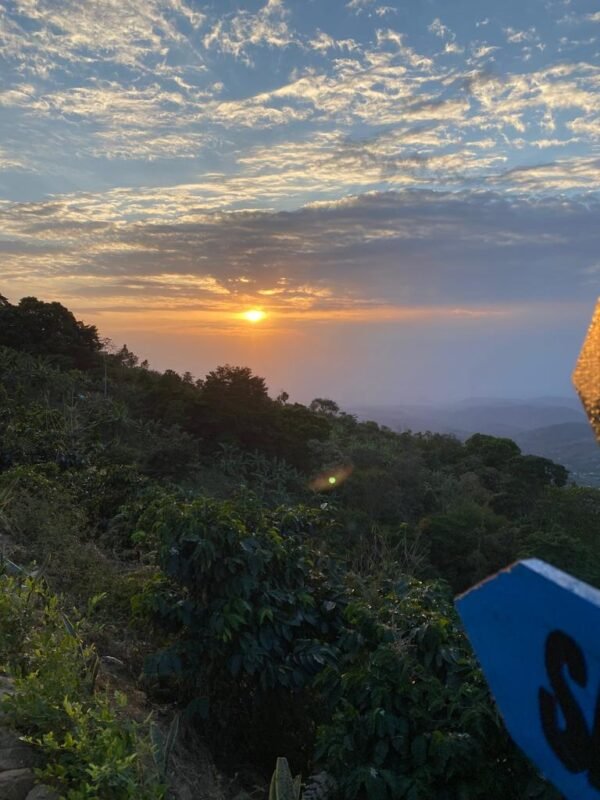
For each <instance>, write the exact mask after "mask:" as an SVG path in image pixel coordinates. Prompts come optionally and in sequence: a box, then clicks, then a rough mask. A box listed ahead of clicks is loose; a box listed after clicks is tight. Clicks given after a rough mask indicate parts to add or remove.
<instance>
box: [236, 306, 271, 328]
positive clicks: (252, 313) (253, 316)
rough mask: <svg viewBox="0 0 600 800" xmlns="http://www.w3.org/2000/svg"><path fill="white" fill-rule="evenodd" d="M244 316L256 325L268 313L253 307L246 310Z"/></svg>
mask: <svg viewBox="0 0 600 800" xmlns="http://www.w3.org/2000/svg"><path fill="white" fill-rule="evenodd" d="M242 316H243V318H244V319H245V320H247V321H248V322H252V323H253V324H254V325H255V324H256V323H257V322H262V321H263V320H264V319H266V316H267V315H266V314H265V312H264V311H261V310H260V309H259V308H251V309H250V310H249V311H244V313H243V314H242Z"/></svg>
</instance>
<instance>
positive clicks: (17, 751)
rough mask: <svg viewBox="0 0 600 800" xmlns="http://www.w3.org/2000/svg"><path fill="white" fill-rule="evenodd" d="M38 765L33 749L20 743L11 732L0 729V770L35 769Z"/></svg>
mask: <svg viewBox="0 0 600 800" xmlns="http://www.w3.org/2000/svg"><path fill="white" fill-rule="evenodd" d="M38 764H39V755H38V753H37V751H36V750H35V748H33V747H31V745H29V744H27V743H26V742H22V741H21V740H20V738H19V736H18V735H17V734H16V733H14V732H13V731H10V730H7V729H4V728H0V770H7V769H24V768H25V767H37V766H38Z"/></svg>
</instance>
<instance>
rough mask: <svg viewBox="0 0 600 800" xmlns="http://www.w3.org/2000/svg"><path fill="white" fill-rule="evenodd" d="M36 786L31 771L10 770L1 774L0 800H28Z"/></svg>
mask: <svg viewBox="0 0 600 800" xmlns="http://www.w3.org/2000/svg"><path fill="white" fill-rule="evenodd" d="M34 785H35V775H34V774H33V770H31V769H9V770H7V771H6V772H0V800H27V795H28V794H29V792H30V791H31V790H32V789H33V787H34Z"/></svg>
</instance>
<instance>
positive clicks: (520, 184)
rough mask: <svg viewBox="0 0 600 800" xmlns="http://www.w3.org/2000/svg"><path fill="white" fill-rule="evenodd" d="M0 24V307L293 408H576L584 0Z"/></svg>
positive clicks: (590, 288) (22, 19)
mask: <svg viewBox="0 0 600 800" xmlns="http://www.w3.org/2000/svg"><path fill="white" fill-rule="evenodd" d="M1 5H2V13H1V14H0V29H1V30H0V37H2V42H3V45H4V47H3V49H2V56H1V57H0V62H1V63H2V66H1V67H0V83H1V84H2V85H0V105H1V106H2V119H0V128H2V127H3V130H4V136H3V137H2V140H1V141H2V144H1V146H0V173H1V188H0V223H1V226H2V227H1V229H2V237H3V239H2V244H3V251H2V262H1V266H0V294H2V295H4V296H6V297H7V298H8V299H9V300H10V301H11V302H18V301H19V300H20V298H22V297H27V296H31V295H35V296H38V297H41V298H44V299H45V300H48V301H58V302H62V303H64V304H66V305H67V306H68V307H69V308H70V309H72V310H73V312H74V313H75V314H76V315H78V317H79V318H81V319H83V320H85V321H86V322H88V323H90V324H94V325H96V326H97V327H98V329H99V330H101V331H102V334H103V336H106V337H108V338H110V339H111V340H112V341H113V342H114V343H115V346H116V347H119V346H120V345H121V343H123V342H126V343H127V344H128V346H129V347H134V346H135V348H136V350H137V352H138V354H139V355H140V357H141V358H142V359H144V358H147V359H148V361H149V362H150V364H151V365H152V366H153V367H156V368H160V369H167V368H169V369H171V368H177V369H179V370H182V371H183V372H186V371H187V370H190V371H191V372H194V373H197V374H200V373H202V372H203V371H206V370H210V369H211V368H213V367H214V366H215V360H216V359H217V358H220V359H221V360H223V362H224V363H231V362H234V361H236V362H239V363H247V364H248V365H249V366H252V367H253V368H254V369H255V370H256V371H258V372H259V373H260V374H261V375H263V376H264V377H265V379H266V381H267V383H268V385H269V386H270V387H275V388H274V389H273V391H275V392H277V391H279V389H283V388H285V390H286V391H287V392H289V393H290V395H291V396H293V397H294V399H295V400H296V399H297V400H300V399H303V400H307V401H310V400H311V399H312V397H314V396H315V395H322V394H323V395H325V396H330V397H335V398H336V399H338V400H340V401H348V402H349V403H351V404H352V403H360V404H363V403H367V402H368V403H370V402H377V403H383V404H387V403H391V402H394V401H395V400H397V399H398V398H399V397H402V398H403V399H407V398H408V396H409V395H410V397H411V399H412V400H413V401H417V400H418V401H419V402H421V401H422V400H423V399H431V400H432V401H434V400H435V401H437V399H439V397H444V398H446V399H447V398H448V396H449V395H452V396H454V397H456V398H461V397H464V396H467V395H477V396H479V395H481V396H491V395H498V396H507V397H509V396H529V395H531V396H534V395H537V394H538V393H540V392H541V393H543V394H548V395H552V396H554V395H562V394H564V393H565V392H567V393H568V392H570V391H571V388H570V382H569V375H570V374H571V371H572V369H573V364H574V363H575V359H576V356H577V353H578V350H579V347H580V346H581V342H582V340H583V336H584V333H585V327H586V325H587V321H588V320H589V318H590V316H591V313H592V310H593V307H594V302H595V299H596V297H597V295H598V293H599V292H600V266H599V263H598V253H599V252H600V228H599V226H598V225H597V219H598V214H599V213H600V192H599V191H598V186H600V163H599V161H598V158H597V155H598V142H599V141H600V140H599V138H598V131H599V130H600V127H599V126H600V106H599V104H598V80H599V79H600V67H598V41H599V37H600V12H598V10H597V3H594V0H531V2H529V3H500V4H498V3H493V2H491V0H465V2H464V3H448V2H443V0H427V2H425V0H422V2H420V3H416V4H414V8H413V5H411V4H408V5H407V4H406V3H401V2H399V0H330V2H327V3H316V2H310V3H307V2H303V0H228V2H224V3H202V2H200V0H144V1H142V0H127V2H126V3H118V2H111V3H101V4H98V3H91V2H88V3H86V2H77V0H27V2H24V0H9V1H8V2H7V3H3V4H1ZM417 9H418V12H417ZM167 54H168V55H167ZM557 337H558V338H560V341H561V342H563V345H562V346H561V347H560V348H557V347H556V346H555V342H556V340H557ZM291 351H293V353H294V358H295V360H294V362H293V367H291V364H292V362H291V360H290V352H291ZM358 361H360V363H357V362H358ZM532 364H537V365H539V369H538V370H536V369H532V368H531V365H532ZM450 365H452V366H450Z"/></svg>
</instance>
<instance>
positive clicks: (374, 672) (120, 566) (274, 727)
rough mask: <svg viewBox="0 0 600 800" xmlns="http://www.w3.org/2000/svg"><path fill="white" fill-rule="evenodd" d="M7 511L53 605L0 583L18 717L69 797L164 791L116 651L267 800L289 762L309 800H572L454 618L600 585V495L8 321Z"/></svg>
mask: <svg viewBox="0 0 600 800" xmlns="http://www.w3.org/2000/svg"><path fill="white" fill-rule="evenodd" d="M42 325H43V326H44V327H43V330H44V335H43V336H40V335H38V333H39V330H41V328H40V326H42ZM0 498H2V501H1V502H0V505H1V509H2V514H1V516H0V536H2V537H4V539H5V541H6V542H7V543H8V544H7V546H8V548H9V551H8V555H9V557H10V558H11V560H12V561H15V562H17V563H20V564H24V565H33V564H34V563H35V564H37V569H38V570H41V571H42V572H43V575H44V581H45V583H43V582H42V583H40V582H39V581H37V582H36V581H33V580H31V579H28V578H22V577H21V578H18V577H8V576H5V577H3V578H2V579H1V581H2V583H1V585H0V603H1V604H2V606H1V608H0V611H1V612H2V615H1V617H0V661H1V662H2V664H3V665H4V669H7V670H10V672H11V673H12V674H13V675H15V676H16V684H15V686H16V692H15V694H14V696H13V698H11V699H9V700H7V701H5V702H6V705H7V709H8V712H9V714H10V715H11V719H12V720H13V722H14V724H15V725H17V726H19V727H20V729H21V730H22V731H23V732H24V733H25V734H26V735H28V736H29V737H30V739H31V740H32V741H35V742H36V743H37V744H38V746H39V747H40V748H41V749H42V750H43V751H44V753H45V755H46V759H47V764H48V766H47V767H46V769H45V772H44V777H45V779H46V780H48V781H50V782H52V783H54V784H55V785H56V786H58V787H59V788H60V790H61V791H63V792H64V796H65V797H69V798H72V799H73V800H75V799H76V798H80V797H81V798H83V797H100V798H102V797H113V798H121V797H123V798H128V797H148V798H150V797H160V796H161V792H163V791H164V789H163V786H162V784H161V782H160V781H159V780H158V778H157V777H156V775H155V770H154V767H152V766H151V765H152V763H153V762H152V759H151V758H149V757H148V754H149V752H150V750H151V749H152V748H150V747H149V745H146V744H144V741H145V739H144V735H142V732H141V731H140V730H139V729H137V728H136V727H135V726H132V723H129V722H127V719H126V715H124V712H123V709H121V710H120V709H119V704H118V702H115V700H114V697H113V696H111V697H106V696H104V695H102V694H101V693H100V692H99V691H98V690H97V688H96V691H94V687H93V686H92V684H93V682H94V681H93V675H94V669H95V667H94V664H95V663H96V662H95V658H96V657H95V652H96V651H98V652H99V653H100V654H101V655H108V656H111V657H113V658H118V659H120V660H121V661H123V662H124V663H125V664H126V666H127V669H128V670H129V674H130V675H136V674H138V673H140V672H143V677H142V678H141V679H140V680H141V685H142V686H143V688H144V690H145V691H146V692H147V694H148V696H149V697H150V699H151V701H152V702H154V703H156V704H159V703H163V704H164V703H168V704H170V707H171V708H174V709H176V710H177V713H178V716H177V717H176V719H177V720H178V722H177V724H178V725H179V720H180V719H181V724H182V726H188V727H193V728H194V730H195V731H197V732H198V733H199V734H200V735H202V736H203V737H204V738H205V740H206V741H207V742H210V746H211V748H212V751H213V754H214V756H215V758H216V759H217V761H218V763H219V765H220V767H221V768H222V769H223V770H225V771H231V772H233V771H235V770H236V769H237V767H238V766H239V764H242V763H251V764H253V765H254V768H255V769H256V770H258V771H259V772H260V774H261V775H262V776H264V781H265V786H266V783H267V779H268V777H269V776H270V774H271V773H272V770H273V765H274V764H275V763H276V759H277V758H278V757H281V756H284V755H285V756H286V757H287V758H288V759H289V762H290V764H291V765H292V766H293V770H294V773H296V772H302V774H304V775H311V774H313V775H316V776H317V777H316V778H315V779H311V780H308V781H305V787H304V790H303V793H302V796H303V797H304V798H312V799H314V800H316V798H322V797H323V798H324V797H325V796H330V797H331V798H332V800H333V798H340V800H353V799H354V798H368V799H369V800H385V798H390V800H392V799H393V798H394V799H395V798H408V799H409V800H420V799H421V798H432V797H436V798H447V800H454V798H456V800H458V799H459V798H461V799H462V798H465V799H466V800H468V798H481V797H486V798H489V799H490V800H494V798H497V799H498V800H500V799H502V800H507V798H508V799H509V798H525V797H537V798H547V799H548V800H549V799H550V798H553V797H556V795H555V793H554V792H553V790H552V789H551V788H550V787H549V786H548V785H547V784H545V783H544V782H543V781H542V780H541V779H540V778H539V777H538V776H537V775H536V772H535V770H534V769H533V768H532V767H531V766H530V765H529V764H528V762H526V761H525V759H524V758H523V757H522V756H521V755H520V754H519V752H518V751H517V749H516V748H515V747H514V746H513V744H512V743H511V741H510V739H509V738H508V736H507V734H506V732H505V731H504V728H503V725H502V723H501V721H500V719H499V717H498V715H497V713H496V710H495V707H494V705H493V703H492V701H491V699H490V697H489V695H488V692H487V689H486V686H485V683H484V681H483V679H482V676H481V674H480V672H479V670H478V668H477V665H476V663H475V661H474V659H473V655H472V653H471V650H470V648H469V644H468V642H467V640H466V638H465V637H464V635H463V633H462V630H461V627H460V624H459V621H458V619H457V617H456V615H455V613H454V609H453V605H452V597H453V594H454V593H456V592H459V591H462V590H464V589H466V588H467V587H469V586H470V585H471V584H473V583H474V582H476V581H478V580H480V579H482V578H483V577H485V576H486V575H488V574H489V573H490V572H493V571H495V570H497V569H499V568H501V567H503V566H505V565H506V564H507V563H509V562H511V561H512V560H515V559H516V558H519V557H522V556H539V557H542V558H544V559H546V560H548V561H550V562H551V563H553V564H556V565H557V566H559V567H562V568H564V569H567V570H568V571H570V572H572V573H574V574H575V575H578V576H579V577H581V578H583V579H584V580H587V581H590V582H592V583H595V584H596V585H600V548H599V547H598V544H597V543H596V541H595V538H594V531H595V530H596V529H597V521H598V516H599V515H600V491H598V490H595V489H589V488H586V489H584V488H580V487H577V486H575V485H572V484H570V483H569V480H568V474H567V472H566V470H565V469H564V468H563V467H561V466H560V465H557V464H555V463H553V462H552V461H549V460H547V459H544V458H537V457H533V456H524V455H523V454H522V453H521V452H520V450H519V448H518V447H517V445H516V444H515V443H514V442H512V441H510V440H508V439H499V438H494V437H490V436H483V435H476V436H473V437H471V439H469V440H468V441H467V442H466V443H464V444H463V443H461V442H459V441H458V440H456V439H454V438H452V437H449V436H442V435H434V434H411V433H402V434H398V433H395V432H393V431H392V430H390V429H388V428H385V427H381V426H379V425H377V424H375V423H372V422H359V421H358V420H357V419H356V418H355V417H353V416H352V415H348V414H345V413H344V412H342V411H341V410H340V409H339V408H338V406H337V405H336V404H335V402H333V401H331V400H328V399H326V398H317V399H316V400H315V401H313V403H311V404H310V406H308V407H307V406H303V405H301V404H298V403H290V402H289V398H288V397H287V395H286V394H285V393H282V394H281V395H280V396H279V397H278V398H275V399H273V398H271V397H269V394H268V391H267V387H266V385H265V382H264V380H263V379H262V378H260V377H258V376H255V375H253V373H252V372H251V370H250V369H248V368H246V367H232V366H227V365H226V366H221V367H218V368H216V369H215V370H213V371H212V372H210V373H209V374H208V375H207V376H206V377H205V378H204V379H202V380H195V379H194V378H193V377H192V376H191V375H190V374H189V373H186V374H185V375H182V376H180V375H178V374H177V373H175V372H173V371H169V370H168V371H166V372H164V373H159V372H156V371H153V370H151V369H149V368H148V365H147V364H140V363H139V362H138V359H137V358H136V356H135V355H134V354H132V353H131V352H130V351H129V350H128V349H127V348H126V347H123V348H121V350H118V351H116V352H109V350H108V349H107V347H106V346H105V345H103V343H102V342H101V340H100V339H99V337H98V333H97V331H96V330H95V329H94V328H92V327H89V326H85V325H83V324H82V323H80V322H77V321H76V320H75V319H74V317H73V316H72V314H70V312H68V311H67V310H66V309H64V308H63V307H62V306H60V304H56V303H52V304H47V303H43V302H40V301H38V300H36V299H35V298H26V299H24V300H22V301H21V303H19V305H18V306H12V305H11V304H9V303H8V302H7V301H5V300H3V299H2V301H1V302H0ZM46 585H47V586H48V587H49V588H45V587H46ZM65 609H68V610H69V615H73V613H74V614H75V615H76V616H77V618H78V619H79V620H80V622H79V623H78V625H77V626H76V630H68V626H67V628H65V625H64V619H63V614H64V610H65ZM72 609H75V611H74V612H73V611H72ZM65 697H66V698H67V700H66V701H65ZM172 738H173V737H171V739H172ZM172 743H173V742H172V741H171V744H170V745H169V747H171V745H172ZM144 748H146V754H145V755H144ZM163 761H164V764H163V767H164V768H166V766H167V763H166V762H168V758H167V759H166V760H164V759H163ZM84 763H85V764H87V765H88V767H87V768H83V766H82V765H83V764H84ZM164 768H161V770H160V772H161V773H163V772H164V771H165V769H164ZM286 769H287V772H286ZM278 770H279V772H278V773H277V774H278V775H279V778H277V779H274V783H273V784H272V789H271V792H272V793H275V794H277V796H279V795H280V794H282V793H284V794H286V797H287V796H288V794H290V792H291V793H292V794H294V800H297V798H298V796H299V794H298V793H299V791H300V789H299V788H298V786H294V783H293V781H292V779H291V772H290V769H289V766H288V765H287V762H286V765H285V767H284V766H283V761H280V762H279V765H278Z"/></svg>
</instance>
